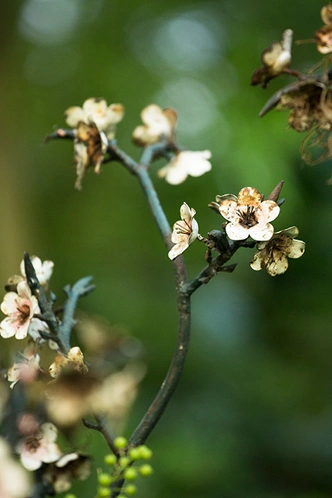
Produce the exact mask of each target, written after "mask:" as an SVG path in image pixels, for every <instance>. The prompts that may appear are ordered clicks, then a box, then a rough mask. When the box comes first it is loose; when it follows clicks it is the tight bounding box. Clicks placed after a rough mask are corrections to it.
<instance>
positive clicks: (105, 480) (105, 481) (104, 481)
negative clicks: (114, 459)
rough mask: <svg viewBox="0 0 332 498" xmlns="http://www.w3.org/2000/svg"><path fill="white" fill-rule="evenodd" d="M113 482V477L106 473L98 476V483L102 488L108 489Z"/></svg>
mask: <svg viewBox="0 0 332 498" xmlns="http://www.w3.org/2000/svg"><path fill="white" fill-rule="evenodd" d="M111 482H112V477H111V476H110V475H109V474H106V472H102V473H101V474H99V475H98V483H99V484H100V486H104V487H107V486H109V485H110V484H111Z"/></svg>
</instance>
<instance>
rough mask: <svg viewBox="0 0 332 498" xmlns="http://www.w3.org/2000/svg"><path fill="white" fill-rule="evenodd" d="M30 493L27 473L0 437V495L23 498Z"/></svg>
mask: <svg viewBox="0 0 332 498" xmlns="http://www.w3.org/2000/svg"><path fill="white" fill-rule="evenodd" d="M29 494H30V481H29V475H28V473H27V472H26V471H25V470H24V469H23V468H22V467H21V465H20V464H19V463H17V462H15V460H14V459H13V458H12V456H11V453H10V449H9V446H8V445H7V443H6V442H5V440H4V439H2V438H0V496H1V498H25V497H26V496H28V495H29Z"/></svg>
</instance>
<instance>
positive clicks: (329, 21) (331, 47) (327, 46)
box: [314, 3, 332, 55]
mask: <svg viewBox="0 0 332 498" xmlns="http://www.w3.org/2000/svg"><path fill="white" fill-rule="evenodd" d="M320 15H321V18H322V21H323V23H324V26H322V27H321V28H320V29H318V30H317V31H316V32H315V37H314V41H315V42H316V45H317V50H318V52H320V53H321V54H324V55H326V54H330V53H331V52H332V3H328V4H326V5H324V6H323V7H322V8H321V11H320Z"/></svg>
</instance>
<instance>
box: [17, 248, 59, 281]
mask: <svg viewBox="0 0 332 498" xmlns="http://www.w3.org/2000/svg"><path fill="white" fill-rule="evenodd" d="M30 259H31V263H32V265H33V267H34V269H35V272H36V276H37V278H38V280H39V283H40V285H41V286H42V287H44V288H47V286H48V283H49V281H50V279H51V276H52V273H53V268H54V263H53V261H49V260H46V261H42V260H41V259H40V258H38V256H31V258H30ZM20 271H21V274H22V275H23V277H24V278H26V274H25V267H24V259H23V260H22V261H21V264H20Z"/></svg>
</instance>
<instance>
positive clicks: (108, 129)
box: [65, 98, 124, 140]
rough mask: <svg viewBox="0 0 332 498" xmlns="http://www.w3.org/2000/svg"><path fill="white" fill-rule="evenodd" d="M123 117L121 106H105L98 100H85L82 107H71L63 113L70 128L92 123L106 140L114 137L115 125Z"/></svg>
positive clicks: (103, 101) (104, 102)
mask: <svg viewBox="0 0 332 498" xmlns="http://www.w3.org/2000/svg"><path fill="white" fill-rule="evenodd" d="M123 116H124V107H123V105H122V104H111V105H109V106H108V105H107V102H106V100H104V99H98V98H90V99H87V100H86V101H85V102H84V103H83V106H82V107H78V106H73V107H69V109H67V110H66V111H65V119H66V123H67V124H68V125H69V126H71V127H72V128H77V127H78V124H79V123H80V122H83V123H85V124H88V125H89V124H91V123H94V124H95V125H96V126H97V128H98V130H99V131H103V132H104V133H105V134H106V136H107V138H108V140H112V139H113V138H114V137H115V125H116V124H118V123H119V122H120V121H121V120H122V118H123Z"/></svg>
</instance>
